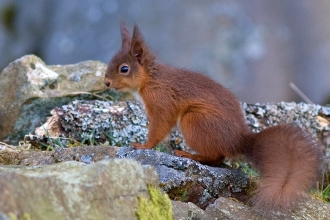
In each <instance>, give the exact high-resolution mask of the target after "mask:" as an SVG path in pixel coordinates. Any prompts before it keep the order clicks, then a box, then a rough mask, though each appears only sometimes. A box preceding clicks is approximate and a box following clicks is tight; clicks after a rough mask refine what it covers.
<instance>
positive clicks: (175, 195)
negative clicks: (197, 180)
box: [159, 181, 193, 201]
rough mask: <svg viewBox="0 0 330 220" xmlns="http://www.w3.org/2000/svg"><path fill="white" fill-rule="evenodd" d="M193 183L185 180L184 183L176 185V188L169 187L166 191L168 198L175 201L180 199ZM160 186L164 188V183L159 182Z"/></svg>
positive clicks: (185, 194)
mask: <svg viewBox="0 0 330 220" xmlns="http://www.w3.org/2000/svg"><path fill="white" fill-rule="evenodd" d="M192 185H193V182H192V181H190V182H187V183H186V184H185V185H183V186H180V187H176V188H171V190H170V191H169V192H168V196H169V197H170V199H172V200H175V201H181V200H182V199H183V198H184V199H185V197H186V196H187V192H188V190H189V189H190V188H191V186H192ZM159 186H160V187H161V188H166V186H167V185H166V184H159Z"/></svg>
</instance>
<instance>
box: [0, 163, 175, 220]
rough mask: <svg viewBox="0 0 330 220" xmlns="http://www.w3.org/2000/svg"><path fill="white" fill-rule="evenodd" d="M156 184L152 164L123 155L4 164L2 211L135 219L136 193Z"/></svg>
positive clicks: (34, 215) (39, 216) (19, 216)
mask: <svg viewBox="0 0 330 220" xmlns="http://www.w3.org/2000/svg"><path fill="white" fill-rule="evenodd" d="M157 184H158V175H157V173H156V172H155V170H154V168H152V167H151V166H142V165H141V164H139V163H138V162H136V161H132V160H124V159H121V160H119V159H115V160H103V161H100V162H97V163H94V164H91V165H86V164H84V163H80V162H72V161H71V162H64V163H60V164H56V165H51V166H44V167H26V168H17V167H16V168H15V167H6V166H1V167H0V191H1V192H2V193H1V200H0V212H2V213H4V214H6V215H8V216H9V217H11V219H14V218H13V217H17V219H136V218H137V217H136V211H137V210H138V207H139V199H138V198H139V197H144V198H147V199H149V198H150V195H149V193H148V187H150V186H152V185H154V186H156V185H157ZM165 199H166V198H165V197H164V200H165ZM167 200H168V201H169V199H168V198H167ZM162 208H166V207H162ZM168 211H170V210H168Z"/></svg>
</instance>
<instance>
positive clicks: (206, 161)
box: [174, 150, 225, 166]
mask: <svg viewBox="0 0 330 220" xmlns="http://www.w3.org/2000/svg"><path fill="white" fill-rule="evenodd" d="M174 153H175V155H176V156H178V157H185V158H189V159H192V160H196V161H198V162H200V163H202V164H206V165H210V166H217V165H219V164H221V163H222V162H223V160H224V159H225V157H224V156H219V157H217V158H215V159H210V158H209V157H205V156H202V155H199V154H191V153H188V152H186V151H181V150H174Z"/></svg>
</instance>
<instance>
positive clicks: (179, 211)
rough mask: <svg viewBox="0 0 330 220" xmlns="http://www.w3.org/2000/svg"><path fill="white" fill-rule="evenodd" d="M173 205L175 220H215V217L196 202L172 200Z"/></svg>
mask: <svg viewBox="0 0 330 220" xmlns="http://www.w3.org/2000/svg"><path fill="white" fill-rule="evenodd" d="M172 205H173V219H174V220H187V219H192V220H198V219H200V220H211V219H212V220H215V218H212V217H211V216H209V215H208V214H206V213H205V212H204V210H203V209H201V208H199V207H198V206H196V205H195V204H194V203H191V202H188V203H185V202H178V201H172Z"/></svg>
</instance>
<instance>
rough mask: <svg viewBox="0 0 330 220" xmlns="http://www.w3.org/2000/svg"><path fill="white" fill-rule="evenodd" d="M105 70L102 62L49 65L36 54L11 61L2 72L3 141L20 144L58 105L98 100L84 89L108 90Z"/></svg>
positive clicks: (0, 117) (0, 128)
mask: <svg viewBox="0 0 330 220" xmlns="http://www.w3.org/2000/svg"><path fill="white" fill-rule="evenodd" d="M105 69H106V64H104V63H101V62H99V61H85V62H81V63H77V64H73V65H64V66H61V65H56V66H47V65H46V64H45V63H44V62H43V61H42V60H41V59H40V58H38V57H36V56H34V55H27V56H24V57H22V58H20V59H17V60H15V61H14V62H12V63H10V64H9V65H8V66H7V67H6V68H5V69H4V70H3V71H2V72H1V73H0V100H1V102H0V120H1V123H0V140H4V139H7V141H9V142H11V143H15V144H17V143H18V141H19V140H22V139H23V137H24V135H25V134H28V133H29V132H33V131H34V129H35V128H36V127H37V126H40V124H41V122H42V121H43V120H44V119H45V118H46V117H47V116H48V115H49V112H50V110H51V109H53V108H55V107H56V106H62V105H64V104H66V103H68V102H70V101H72V100H74V99H77V98H86V99H95V96H91V95H86V94H81V93H80V92H82V93H84V92H95V91H102V90H105V89H106V88H105V86H104V84H103V78H104V72H105ZM106 93H108V92H106Z"/></svg>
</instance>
